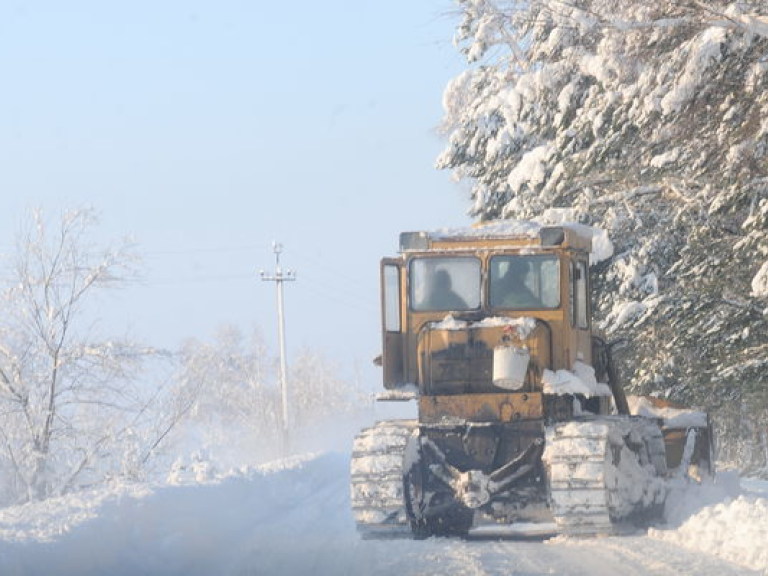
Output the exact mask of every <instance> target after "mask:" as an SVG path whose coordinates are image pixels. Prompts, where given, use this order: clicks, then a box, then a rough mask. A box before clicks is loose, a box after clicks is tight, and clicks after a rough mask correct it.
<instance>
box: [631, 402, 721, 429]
mask: <svg viewBox="0 0 768 576" xmlns="http://www.w3.org/2000/svg"><path fill="white" fill-rule="evenodd" d="M627 402H628V404H629V411H630V413H632V414H636V415H638V416H646V417H648V418H661V419H662V420H663V421H664V426H667V427H669V428H690V427H692V426H700V427H705V426H706V425H707V414H706V412H700V411H698V410H691V409H689V408H670V407H659V406H654V405H653V404H651V401H650V400H649V399H648V398H647V397H645V396H627Z"/></svg>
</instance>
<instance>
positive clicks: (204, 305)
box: [0, 0, 469, 385]
mask: <svg viewBox="0 0 768 576" xmlns="http://www.w3.org/2000/svg"><path fill="white" fill-rule="evenodd" d="M453 10H454V6H453V4H452V3H451V2H450V1H449V0H440V1H439V0H419V1H418V2H412V1H409V0H391V1H388V2H380V1H376V2H374V1H372V0H349V1H342V0H331V1H328V2H312V1H300V2H264V1H259V0H240V1H236V0H218V1H216V2H210V1H207V2H203V1H195V0H183V1H182V0H164V1H162V2H157V1H147V0H137V1H132V2H104V1H103V0H91V1H85V0H69V1H67V2H61V1H59V0H47V1H46V0H41V1H36V0H18V1H15V0H2V2H0V75H1V78H2V80H1V81H2V86H3V89H2V92H0V194H1V196H0V198H2V205H0V253H3V254H7V253H8V252H9V251H10V250H11V249H12V246H13V242H14V237H15V234H16V232H17V230H18V228H19V224H20V221H21V219H22V218H24V217H25V214H26V213H27V212H28V210H29V209H30V208H33V207H41V208H43V209H44V210H45V212H46V214H47V215H48V216H50V217H58V215H59V213H60V212H61V210H62V209H64V208H68V207H69V208H71V207H81V206H92V207H94V208H95V209H96V210H97V211H98V213H99V214H100V217H101V227H100V231H99V234H100V236H102V237H103V238H105V239H108V238H120V237H123V236H131V237H133V238H134V239H135V240H136V242H137V243H138V250H139V252H140V253H141V254H142V255H143V257H144V269H145V274H144V278H143V281H142V282H141V283H140V284H138V285H136V286H133V287H131V288H129V289H126V290H123V291H122V292H120V293H119V294H115V295H112V296H110V297H109V299H108V300H107V301H106V304H105V310H104V312H103V314H104V319H103V321H102V328H103V331H104V333H105V334H122V333H124V332H128V333H130V334H131V335H133V336H134V337H136V338H137V339H140V340H143V341H145V342H147V343H149V344H153V345H157V346H164V347H169V348H176V347H178V345H179V344H180V343H181V342H182V341H183V340H184V339H185V338H188V337H195V338H199V339H209V338H211V337H212V336H213V334H214V332H215V330H216V328H217V327H218V326H219V325H222V324H234V325H236V326H239V327H240V328H242V329H243V331H245V332H248V331H250V330H251V329H252V328H253V327H258V328H260V329H261V331H262V333H263V334H264V337H265V339H266V340H267V342H268V344H269V345H270V346H272V347H273V350H275V351H276V349H277V346H276V341H275V339H276V336H275V333H276V328H275V324H276V313H275V301H274V299H275V294H274V285H273V284H271V283H266V282H261V281H260V280H259V276H258V270H259V269H260V268H264V269H266V270H268V271H269V270H272V268H273V266H274V256H273V254H272V252H271V243H272V240H274V239H277V240H279V241H281V242H282V243H283V245H284V252H283V262H284V264H285V266H286V267H290V268H294V269H295V270H296V271H297V275H298V280H297V282H294V283H292V284H290V285H287V286H286V314H287V337H288V344H289V349H290V350H291V353H295V351H296V350H297V349H298V348H299V347H301V346H308V347H311V348H318V349H321V350H323V351H325V352H327V353H328V354H329V355H330V356H332V357H333V358H335V359H337V360H339V361H340V362H341V363H344V364H345V365H346V367H345V369H347V368H348V367H349V366H350V365H351V364H352V361H354V362H356V363H358V364H360V365H365V366H366V367H367V366H368V364H369V361H370V359H371V358H372V357H373V356H375V354H377V353H378V351H379V340H380V339H379V330H380V328H379V304H378V302H379V296H378V261H379V259H380V258H381V257H382V256H386V255H393V254H395V252H396V249H397V239H398V238H397V237H398V233H399V232H400V231H401V230H413V229H424V228H427V229H429V228H437V227H442V226H455V225H459V224H466V223H469V219H468V218H467V217H466V216H465V215H464V213H465V210H466V208H467V207H468V205H469V202H468V200H467V199H466V198H465V196H464V193H463V192H462V190H461V189H460V188H459V186H458V185H457V184H455V183H453V182H452V181H451V180H450V177H449V174H448V173H445V172H438V171H437V170H435V169H434V161H435V158H436V156H437V155H438V153H439V152H440V150H441V148H442V146H443V144H444V140H443V138H442V137H441V136H440V135H438V133H437V126H438V124H439V122H440V118H441V114H442V109H441V97H442V91H443V88H444V87H445V85H446V83H447V82H448V81H449V80H450V79H451V78H452V77H453V76H455V75H456V74H458V73H459V72H460V71H461V70H462V69H463V62H462V60H461V57H460V56H459V55H458V53H457V51H456V50H455V48H454V47H453V46H452V44H451V38H452V35H453V31H454V28H455V26H456V24H457V22H458V17H457V16H456V15H455V14H454V13H453ZM3 265H4V266H5V265H6V264H5V263H3ZM3 276H6V274H3ZM289 361H290V357H289ZM372 374H373V375H374V377H375V375H376V372H372ZM366 377H370V376H369V375H368V371H367V370H366ZM374 384H375V385H377V384H378V382H375V383H374Z"/></svg>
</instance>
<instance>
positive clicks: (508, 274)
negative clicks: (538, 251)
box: [490, 255, 560, 310]
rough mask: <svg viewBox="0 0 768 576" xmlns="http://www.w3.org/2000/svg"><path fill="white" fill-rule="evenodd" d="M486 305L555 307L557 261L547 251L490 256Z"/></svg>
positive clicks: (512, 308) (558, 303)
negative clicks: (488, 300)
mask: <svg viewBox="0 0 768 576" xmlns="http://www.w3.org/2000/svg"><path fill="white" fill-rule="evenodd" d="M490 305H491V308H502V309H509V310H539V309H542V308H546V309H552V308H558V307H559V306H560V261H559V260H558V259H557V257H556V256H550V255H526V256H522V255H514V256H494V257H492V258H491V262H490Z"/></svg>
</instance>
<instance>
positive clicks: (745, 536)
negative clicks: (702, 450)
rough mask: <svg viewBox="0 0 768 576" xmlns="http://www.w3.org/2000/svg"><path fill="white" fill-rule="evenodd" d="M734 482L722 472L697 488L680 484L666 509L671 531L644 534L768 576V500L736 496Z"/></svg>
mask: <svg viewBox="0 0 768 576" xmlns="http://www.w3.org/2000/svg"><path fill="white" fill-rule="evenodd" d="M738 482H739V480H738V477H737V476H736V475H735V474H733V473H722V474H720V475H718V477H717V479H716V481H715V482H709V483H704V484H702V485H701V486H695V485H694V486H687V487H686V486H684V485H682V484H681V485H678V486H677V487H676V488H675V489H674V490H673V491H672V493H671V495H670V496H669V498H668V505H667V510H666V517H667V520H668V522H669V523H670V525H671V526H672V528H671V529H654V528H652V529H650V530H649V531H648V536H649V537H650V538H654V539H657V540H663V541H666V542H671V543H674V544H677V545H680V546H683V547H685V548H688V549H691V550H698V551H701V552H703V553H706V554H711V555H714V556H717V557H719V558H722V559H724V560H727V561H729V562H733V563H735V564H739V565H741V566H744V567H745V568H749V569H752V570H760V571H762V572H763V574H768V547H766V542H768V499H766V498H762V497H759V496H756V495H752V494H743V493H740V490H739V483H738ZM763 484H765V483H763Z"/></svg>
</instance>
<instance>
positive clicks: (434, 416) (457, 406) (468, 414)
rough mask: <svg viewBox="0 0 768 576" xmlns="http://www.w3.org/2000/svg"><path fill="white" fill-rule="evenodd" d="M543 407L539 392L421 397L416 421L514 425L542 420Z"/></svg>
mask: <svg viewBox="0 0 768 576" xmlns="http://www.w3.org/2000/svg"><path fill="white" fill-rule="evenodd" d="M543 415H544V404H543V402H542V395H541V394H540V393H538V392H517V393H510V394H455V395H450V396H421V397H420V398H419V420H420V421H421V422H424V423H426V424H438V423H441V422H446V423H450V422H451V421H455V420H466V421H469V422H515V421H518V420H532V419H535V418H542V417H543Z"/></svg>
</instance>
